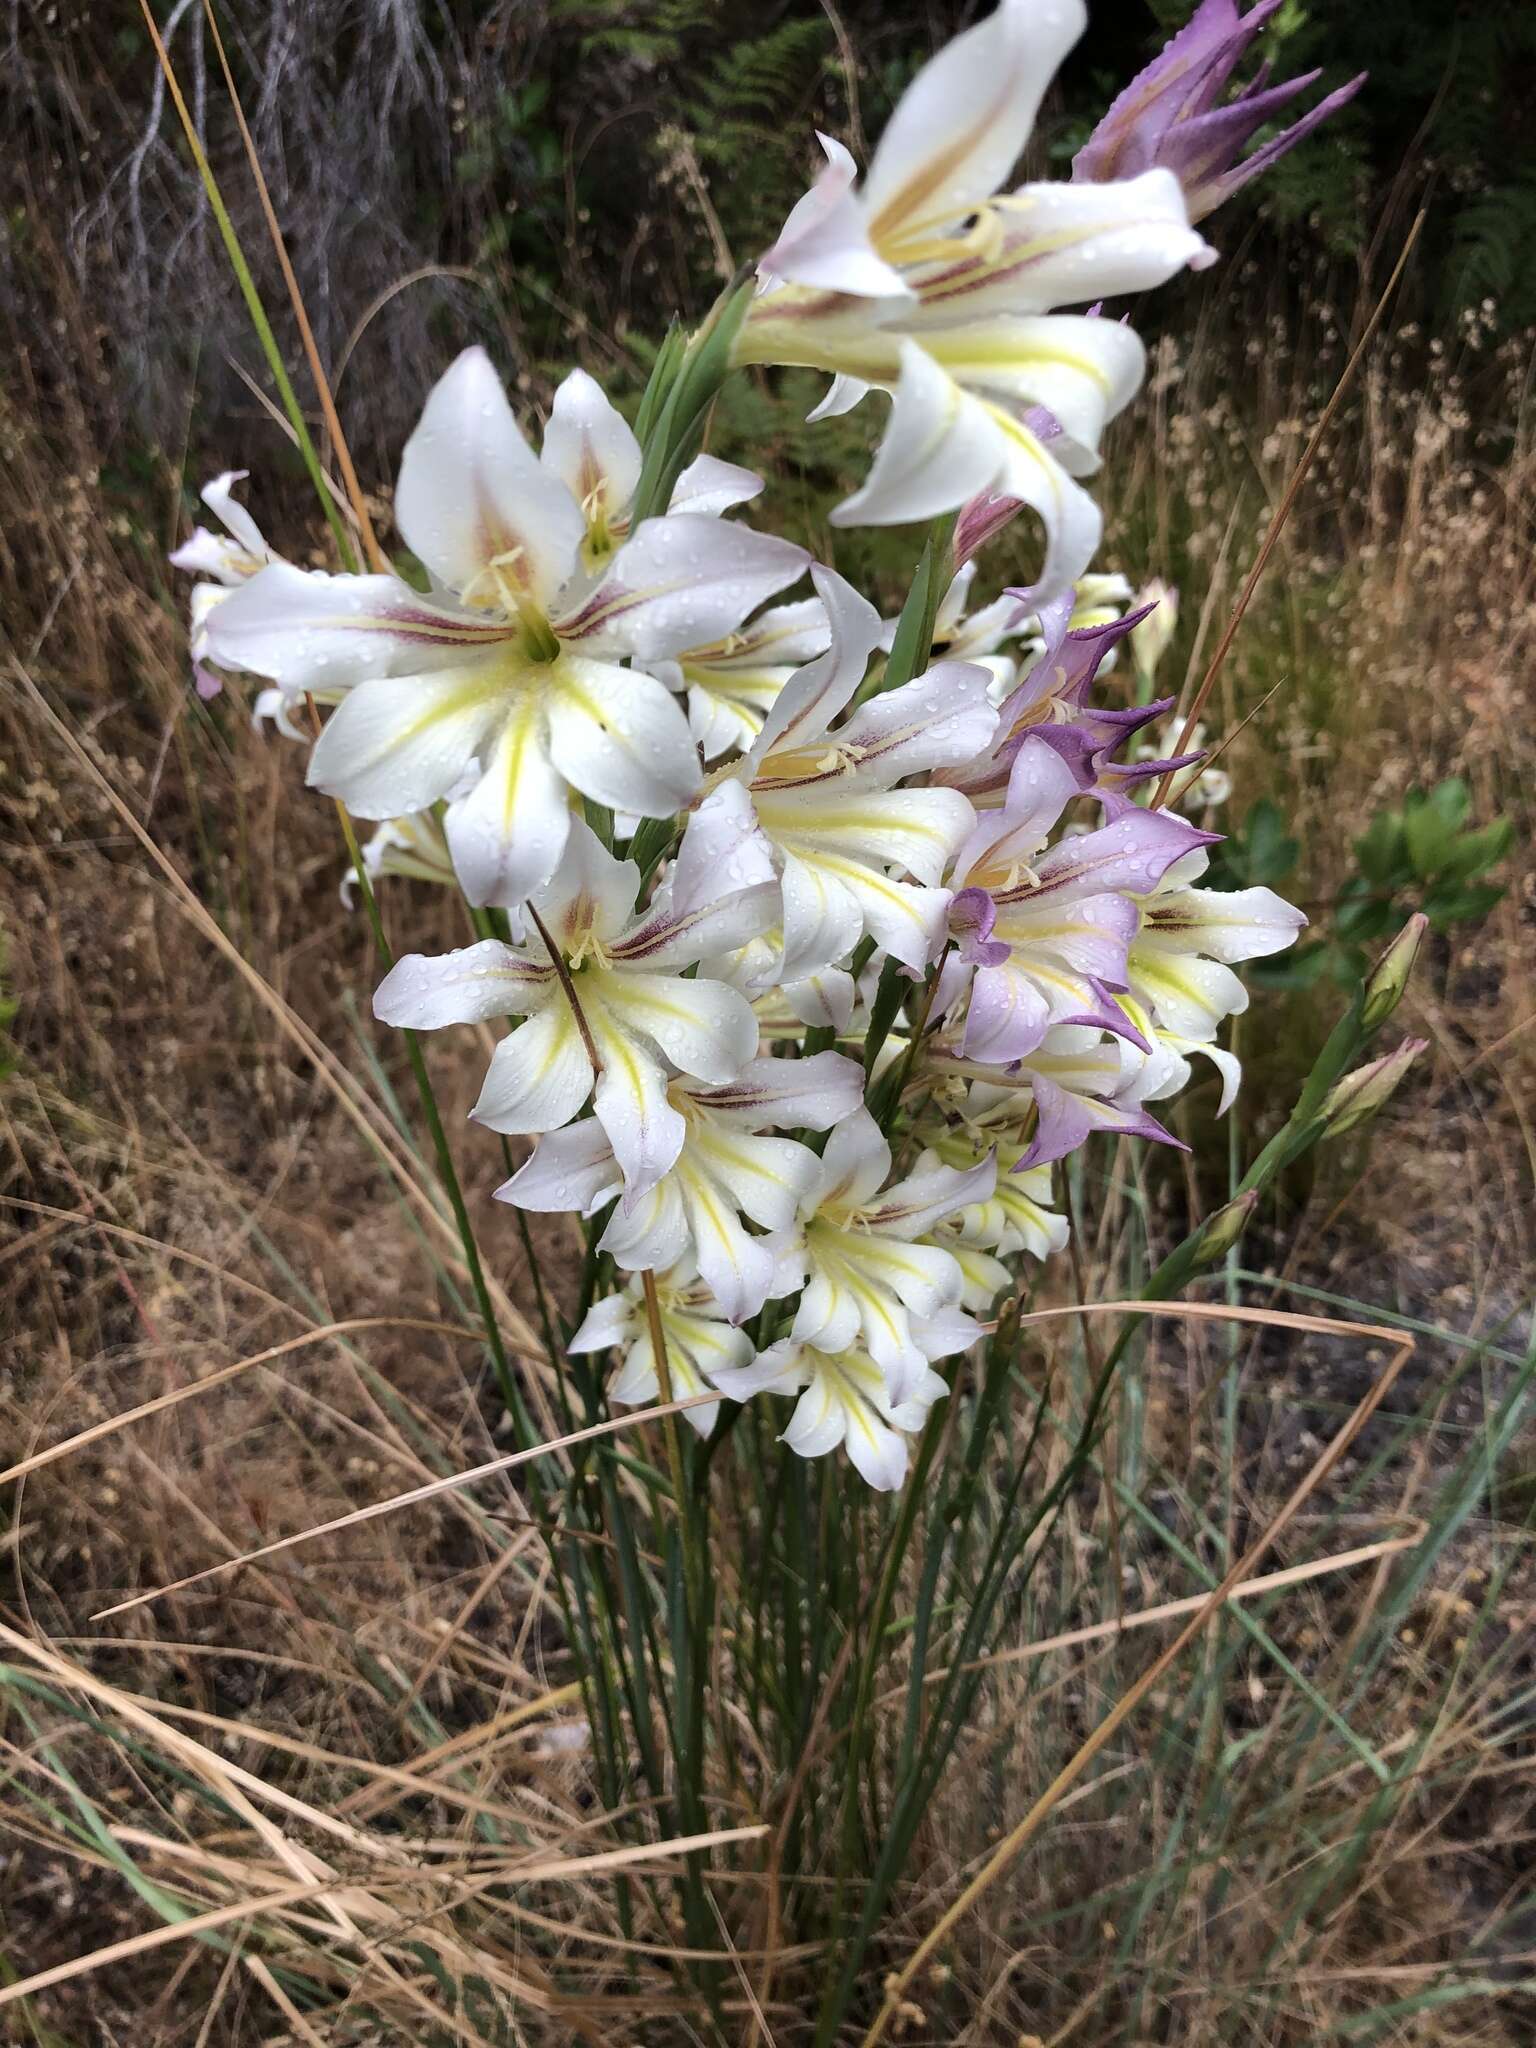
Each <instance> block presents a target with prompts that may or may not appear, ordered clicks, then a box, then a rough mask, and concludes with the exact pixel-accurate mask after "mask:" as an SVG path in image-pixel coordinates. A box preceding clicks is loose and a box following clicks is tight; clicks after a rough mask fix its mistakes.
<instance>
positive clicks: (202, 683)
mask: <svg viewBox="0 0 1536 2048" xmlns="http://www.w3.org/2000/svg"><path fill="white" fill-rule="evenodd" d="M192 684H193V687H194V689H195V690H196V691H197V694H198V696H199V697H201V698H202V700H203V702H204V703H205V704H207V703H211V702H212V700H213V699H214V698H215V697H217V696H218V694H219V692H220V691H221V690H222V689H223V687H224V678H223V677H222V676H217V675H215V674H214V672H213V670H212V669H211V668H205V667H204V665H203V664H202V662H200V661H195V662H194V663H193V664H192Z"/></svg>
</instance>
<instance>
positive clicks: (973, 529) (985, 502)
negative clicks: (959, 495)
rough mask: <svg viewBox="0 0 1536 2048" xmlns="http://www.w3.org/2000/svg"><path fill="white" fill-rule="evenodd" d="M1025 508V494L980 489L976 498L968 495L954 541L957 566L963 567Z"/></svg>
mask: <svg viewBox="0 0 1536 2048" xmlns="http://www.w3.org/2000/svg"><path fill="white" fill-rule="evenodd" d="M1023 509H1024V500H1023V499H1022V498H1009V497H1005V496H1004V495H1003V494H1002V493H1001V492H998V491H978V492H977V493H976V495H975V497H974V498H969V499H967V500H966V502H965V504H963V505H962V506H961V507H960V516H959V517H958V518H957V519H956V521H955V533H954V539H953V541H952V542H951V544H950V545H951V547H952V549H953V552H954V562H955V567H956V569H963V568H964V567H965V565H966V563H967V562H968V561H969V560H970V559H971V557H972V555H974V554H975V553H976V551H977V549H978V548H982V547H985V545H986V543H987V542H988V541H989V540H991V539H992V537H993V535H994V534H998V533H1001V532H1002V530H1003V528H1004V527H1005V526H1007V525H1008V524H1009V522H1010V521H1011V520H1013V519H1014V518H1015V517H1016V516H1017V515H1018V514H1019V513H1020V512H1022V511H1023Z"/></svg>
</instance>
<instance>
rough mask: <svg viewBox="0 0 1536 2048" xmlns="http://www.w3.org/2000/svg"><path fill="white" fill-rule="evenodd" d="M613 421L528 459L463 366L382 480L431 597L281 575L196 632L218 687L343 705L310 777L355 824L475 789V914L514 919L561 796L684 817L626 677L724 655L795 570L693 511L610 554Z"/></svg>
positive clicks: (658, 696)
mask: <svg viewBox="0 0 1536 2048" xmlns="http://www.w3.org/2000/svg"><path fill="white" fill-rule="evenodd" d="M587 382H589V383H590V380H587ZM563 388H564V389H566V390H569V389H570V386H569V384H567V386H566V387H563ZM593 389H595V387H593ZM609 410H610V412H611V408H610V409H609ZM612 418H613V420H617V415H616V414H614V415H612ZM608 424H611V423H605V422H603V421H600V420H598V419H597V418H596V417H595V415H594V408H593V407H592V406H591V404H590V394H587V393H585V392H584V390H583V391H578V393H577V395H576V401H575V402H572V403H570V404H568V405H567V406H566V407H565V408H564V413H563V415H562V417H561V418H560V419H559V420H558V421H556V422H555V425H556V437H555V448H554V454H553V455H552V458H551V460H550V462H548V463H545V462H541V461H540V460H539V459H538V458H537V457H536V456H535V455H534V453H533V451H532V449H531V448H530V447H529V446H528V444H527V442H526V441H525V440H524V439H523V436H522V433H521V431H520V429H519V427H518V424H517V421H516V420H515V419H514V417H513V414H512V408H511V407H510V405H508V403H507V399H506V394H505V393H504V392H503V390H502V388H501V384H500V381H499V379H498V378H497V376H496V373H495V371H494V370H493V369H492V367H491V364H490V360H489V358H488V357H487V356H486V355H485V353H484V351H483V350H480V349H467V350H466V351H465V352H464V354H463V355H461V356H460V357H459V358H458V360H457V362H455V363H454V364H453V366H452V367H451V368H450V369H449V370H448V372H447V373H446V375H445V376H443V377H442V378H441V379H440V381H439V382H438V384H437V386H436V387H435V389H434V390H433V392H432V394H431V396H430V397H429V398H428V400H427V404H426V409H425V411H424V412H423V414H422V417H421V424H420V425H419V426H418V427H417V429H416V431H415V433H414V434H413V435H412V436H411V438H410V440H409V441H408V442H407V444H406V448H405V453H404V456H403V457H402V460H401V464H400V478H399V487H398V491H397V494H396V515H397V519H398V522H399V526H400V531H401V534H402V536H403V537H404V539H405V541H406V543H407V545H408V546H409V547H410V548H411V549H412V551H413V552H414V553H415V554H416V555H417V557H418V558H419V559H420V560H421V562H422V563H423V564H424V565H425V567H426V568H427V570H428V572H429V573H430V575H431V577H432V584H433V587H432V590H431V592H430V593H429V594H425V595H424V594H423V593H421V592H419V591H417V590H414V589H412V588H411V586H410V585H409V584H407V583H404V582H402V581H401V580H400V579H399V578H397V577H394V576H388V575H382V576H381V575H371V576H330V575H326V574H324V573H323V572H321V571H319V570H314V571H305V570H301V569H295V568H292V567H291V566H289V565H288V564H285V563H277V564H273V565H272V566H270V567H269V568H267V569H265V570H263V571H262V573H261V574H260V575H259V576H257V577H256V578H255V579H254V580H253V581H252V582H250V583H248V584H247V585H246V586H245V587H244V588H243V589H242V590H240V591H239V592H237V593H236V594H235V596H234V597H233V598H232V599H229V600H226V602H225V603H224V604H222V605H220V606H219V607H218V616H217V618H216V619H214V621H213V622H212V625H211V643H210V646H211V652H212V654H213V656H214V658H215V659H216V660H218V661H220V662H221V663H223V664H224V665H225V666H226V667H231V668H244V669H252V670H254V671H256V672H257V673H258V674H261V675H267V676H271V677H273V678H275V679H276V681H277V682H278V683H279V684H280V686H281V687H282V689H283V690H284V692H285V693H286V694H288V695H290V696H292V695H295V694H300V693H303V692H305V691H310V692H321V691H330V692H337V691H340V692H344V695H343V698H342V702H341V704H340V706H339V708H338V709H337V711H336V712H335V713H334V715H333V716H332V718H331V720H330V722H329V723H328V724H327V726H326V729H325V731H324V732H323V733H322V734H321V736H320V739H319V740H318V741H317V742H316V745H315V750H314V753H313V755H312V756H311V759H310V765H309V780H310V782H311V783H312V784H313V785H314V786H315V787H316V788H319V789H323V790H325V791H326V792H327V793H328V794H330V795H333V796H338V797H340V798H341V799H342V800H343V801H344V802H345V803H346V804H347V805H348V806H349V808H350V809H352V810H353V811H355V812H356V813H357V814H358V815H359V816H360V817H365V818H391V817H398V816H401V815H403V814H405V813H408V812H411V811H423V810H427V809H429V808H430V806H431V805H433V804H434V803H436V802H438V801H439V800H440V799H443V798H445V797H447V796H448V795H449V792H450V791H451V790H452V789H453V787H454V785H455V784H456V783H457V782H458V781H459V779H460V777H462V776H463V775H464V774H465V771H466V769H469V768H471V767H473V768H474V769H476V770H477V773H476V774H475V775H474V776H473V778H472V779H471V782H470V786H469V787H468V790H467V793H465V794H461V795H457V796H455V797H454V798H453V799H452V801H450V802H449V804H448V809H447V813H446V819H445V825H446V830H447V836H448V844H449V848H450V850H451V851H452V854H453V861H454V866H455V868H456V870H457V871H458V875H459V879H460V881H461V883H462V884H463V887H464V891H465V893H466V895H467V896H468V897H469V898H470V900H471V901H472V902H474V903H501V904H504V905H512V904H515V903H517V902H519V901H521V900H522V899H523V898H524V897H526V896H529V895H531V894H532V893H533V892H534V891H535V890H536V889H539V888H542V887H543V885H544V884H545V883H546V882H548V880H549V879H550V877H551V875H553V874H554V872H555V869H556V867H557V866H558V864H559V862H560V858H561V855H562V853H563V852H564V850H565V845H566V837H567V834H568V832H569V831H570V825H571V792H572V791H573V790H574V791H577V792H578V793H579V794H580V795H582V796H586V797H590V798H591V799H592V800H593V801H594V802H595V803H600V804H606V805H609V806H611V807H612V808H614V809H615V810H620V811H626V812H632V813H635V814H637V815H638V816H641V817H668V816H670V815H671V814H672V813H673V812H674V811H676V810H678V809H679V808H680V807H681V806H682V805H683V804H685V803H687V801H688V800H689V798H690V797H691V796H692V795H693V794H694V792H695V791H696V790H697V788H698V781H699V765H698V755H697V752H696V749H695V746H694V741H693V738H692V735H691V734H690V732H689V730H688V723H687V719H686V718H685V716H684V714H683V712H682V709H681V707H680V706H679V705H678V703H677V701H676V699H675V698H674V697H673V696H672V694H671V692H670V691H669V690H667V689H666V688H665V687H664V685H662V684H660V683H658V682H656V681H655V680H654V679H653V678H652V677H651V676H649V675H646V674H644V673H643V672H642V670H641V669H636V668H624V667H621V666H620V662H621V660H622V659H623V658H625V657H633V658H634V659H635V660H636V661H638V662H640V663H642V664H643V663H645V662H647V661H652V660H661V659H672V658H674V657H675V656H677V655H678V654H680V653H682V652H685V651H686V650H687V649H689V648H691V647H695V646H699V645H707V644H712V643H714V642H715V641H718V640H720V639H722V638H723V637H724V636H725V635H727V634H729V633H732V632H734V631H735V630H736V629H737V628H738V627H739V626H740V625H741V623H742V621H743V620H744V619H745V618H746V617H747V616H748V615H749V614H750V613H751V612H752V611H754V610H755V609H756V608H757V606H758V605H760V604H761V603H762V602H763V601H764V599H766V598H768V597H770V596H772V595H773V593H774V592H775V591H778V590H781V589H783V588H784V586H785V585H786V584H789V583H792V582H793V581H794V580H795V578H796V577H797V576H798V575H799V574H800V573H801V571H802V570H803V568H804V567H805V564H806V561H807V557H806V554H805V552H804V550H803V549H801V548H797V547H793V546H791V545H790V543H789V542H787V541H782V540H776V539H773V538H771V537H769V536H768V535H765V534H757V533H753V532H751V531H750V530H749V529H747V528H745V527H739V526H733V525H730V524H728V523H726V522H725V521H723V520H721V519H718V518H715V517H712V516H709V515H707V514H704V513H699V512H693V511H684V512H674V513H670V514H668V515H667V516H666V517H664V518H659V519H647V520H644V521H643V522H642V523H641V524H640V525H639V526H638V527H637V528H636V529H635V530H634V532H633V533H632V534H631V535H630V536H629V538H628V539H626V540H625V541H624V542H623V544H622V545H621V546H619V547H617V548H616V549H615V548H614V547H613V546H612V542H613V537H614V525H615V523H616V522H617V523H618V524H620V525H622V518H621V516H620V515H621V513H622V507H616V506H615V502H614V501H615V494H616V493H619V492H622V490H623V488H624V486H623V483H622V481H620V482H618V483H614V482H613V481H612V478H611V475H610V468H608V467H605V466H604V464H605V463H607V464H608V465H610V466H611V465H612V464H613V463H614V461H615V459H616V450H615V446H614V445H613V444H614V438H615V437H614V436H613V435H612V434H611V433H609V432H608V431H607V426H608ZM619 424H620V425H622V422H619ZM624 431H625V433H628V429H627V428H625V429H624ZM631 438H632V437H631ZM623 467H624V466H623V464H622V462H620V464H619V468H620V471H621V472H622V471H623ZM719 467H721V468H722V469H723V468H724V467H725V465H719ZM735 474H737V475H738V476H740V475H744V474H745V473H744V472H736V473H735ZM578 489H580V493H581V494H580V495H579V496H578V495H577V490H578ZM629 489H630V490H632V489H633V482H632V480H631V481H630V483H629ZM717 495H718V494H717Z"/></svg>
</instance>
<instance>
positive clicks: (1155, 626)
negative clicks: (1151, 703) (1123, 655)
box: [1131, 576, 1179, 685]
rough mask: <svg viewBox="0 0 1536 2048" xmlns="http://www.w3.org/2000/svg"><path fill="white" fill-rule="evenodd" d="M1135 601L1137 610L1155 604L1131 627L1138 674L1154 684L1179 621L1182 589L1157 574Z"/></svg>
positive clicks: (1141, 590) (1132, 654)
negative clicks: (1153, 681) (1180, 591)
mask: <svg viewBox="0 0 1536 2048" xmlns="http://www.w3.org/2000/svg"><path fill="white" fill-rule="evenodd" d="M1132 605H1133V609H1134V610H1137V611H1139V610H1140V609H1141V607H1142V606H1143V605H1151V607H1152V609H1151V611H1149V612H1148V613H1147V615H1146V617H1145V618H1144V619H1142V620H1140V621H1138V623H1137V624H1136V625H1134V626H1132V628H1131V659H1132V660H1133V661H1134V662H1135V664H1136V673H1137V675H1138V676H1140V678H1141V680H1142V681H1143V682H1144V683H1146V684H1148V685H1150V684H1151V681H1152V678H1153V676H1155V675H1156V673H1157V667H1158V663H1159V662H1160V661H1161V660H1162V658H1163V656H1164V655H1165V654H1166V653H1167V652H1168V648H1169V644H1170V642H1171V641H1172V639H1173V635H1174V629H1175V628H1176V627H1177V625H1178V623H1179V593H1178V592H1177V591H1176V590H1175V589H1174V588H1173V587H1172V585H1171V584H1167V583H1164V581H1163V580H1162V578H1161V577H1160V576H1154V577H1153V578H1152V581H1151V582H1150V583H1148V584H1146V585H1145V586H1144V587H1143V588H1142V589H1140V590H1138V591H1137V593H1136V596H1135V598H1134V599H1133V601H1132Z"/></svg>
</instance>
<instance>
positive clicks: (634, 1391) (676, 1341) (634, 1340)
mask: <svg viewBox="0 0 1536 2048" xmlns="http://www.w3.org/2000/svg"><path fill="white" fill-rule="evenodd" d="M656 1306H657V1309H658V1311H659V1316H658V1320H659V1321H660V1324H661V1335H662V1341H663V1342H664V1343H665V1345H666V1347H667V1378H668V1380H669V1381H670V1382H671V1387H672V1399H673V1400H674V1401H686V1400H688V1399H689V1398H690V1396H692V1395H694V1394H706V1393H708V1392H709V1390H710V1388H711V1386H712V1385H713V1384H714V1381H715V1378H716V1375H717V1374H719V1373H722V1372H741V1371H744V1370H746V1369H747V1368H749V1367H750V1365H751V1363H752V1340H751V1338H750V1337H748V1336H746V1335H745V1334H744V1333H743V1332H742V1331H740V1330H735V1329H732V1327H731V1325H730V1324H729V1323H725V1322H722V1321H721V1320H720V1314H719V1309H718V1306H717V1304H716V1302H715V1299H714V1296H713V1295H712V1293H711V1292H710V1289H709V1288H708V1287H707V1286H706V1285H705V1284H704V1283H703V1282H702V1281H701V1280H700V1279H699V1277H698V1274H697V1273H696V1272H694V1271H693V1269H692V1268H691V1267H690V1266H689V1265H687V1264H684V1265H681V1266H677V1267H675V1268H674V1269H673V1270H672V1271H671V1272H669V1273H662V1274H660V1275H658V1277H657V1281H656ZM566 1349H567V1351H574V1352H587V1351H610V1350H611V1351H622V1352H623V1354H624V1360H623V1363H622V1365H621V1366H620V1367H619V1370H618V1372H617V1373H616V1374H615V1375H614V1377H613V1378H612V1379H611V1380H610V1381H609V1382H608V1393H609V1396H610V1398H611V1399H613V1400H615V1401H621V1402H623V1403H624V1405H625V1406H626V1407H639V1406H640V1405H641V1404H642V1403H645V1402H651V1401H656V1400H659V1399H660V1398H661V1376H660V1374H659V1373H658V1372H657V1370H656V1352H655V1348H654V1346H653V1344H652V1342H651V1327H650V1321H649V1318H648V1317H647V1315H646V1311H645V1297H644V1294H643V1292H642V1284H641V1282H640V1280H639V1279H638V1278H636V1279H634V1280H631V1281H630V1283H629V1285H628V1286H627V1287H626V1288H625V1289H624V1290H623V1292H622V1293H621V1294H610V1295H607V1296H605V1297H604V1299H603V1300H602V1301H598V1302H594V1303H593V1305H592V1307H591V1308H590V1309H588V1311H587V1313H586V1315H585V1317H584V1318H583V1320H582V1323H581V1327H580V1328H579V1329H578V1330H577V1332H576V1334H575V1336H573V1337H572V1338H571V1340H570V1342H569V1343H568V1344H567V1345H566ZM719 1412H720V1403H719V1402H718V1401H711V1402H708V1403H704V1402H701V1403H700V1404H699V1406H698V1407H697V1408H685V1409H684V1410H683V1414H684V1416H685V1417H686V1419H687V1421H688V1422H689V1424H690V1425H691V1426H692V1427H693V1428H694V1429H696V1430H697V1431H698V1433H699V1435H700V1436H708V1435H709V1432H710V1430H711V1429H712V1428H713V1427H714V1422H715V1417H716V1416H717V1415H718V1414H719Z"/></svg>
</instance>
